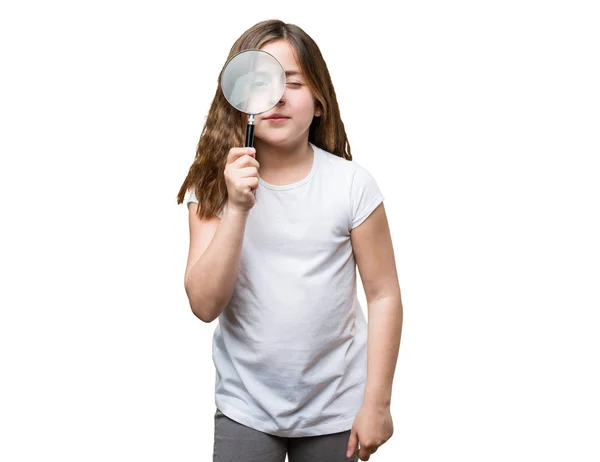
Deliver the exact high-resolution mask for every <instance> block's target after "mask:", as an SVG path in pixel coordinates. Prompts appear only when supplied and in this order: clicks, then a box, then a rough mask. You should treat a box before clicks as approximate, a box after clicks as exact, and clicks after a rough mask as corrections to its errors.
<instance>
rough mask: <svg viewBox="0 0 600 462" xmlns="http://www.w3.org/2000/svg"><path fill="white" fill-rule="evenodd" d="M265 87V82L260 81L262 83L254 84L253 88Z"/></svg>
mask: <svg viewBox="0 0 600 462" xmlns="http://www.w3.org/2000/svg"><path fill="white" fill-rule="evenodd" d="M265 85H266V83H265V82H263V81H262V80H260V81H258V82H253V83H252V86H254V87H263V86H265Z"/></svg>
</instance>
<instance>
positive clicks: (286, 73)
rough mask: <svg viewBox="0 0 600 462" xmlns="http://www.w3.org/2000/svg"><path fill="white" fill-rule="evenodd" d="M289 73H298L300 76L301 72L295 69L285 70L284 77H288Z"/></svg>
mask: <svg viewBox="0 0 600 462" xmlns="http://www.w3.org/2000/svg"><path fill="white" fill-rule="evenodd" d="M290 75H300V76H302V73H301V72H300V71H297V70H291V71H285V76H286V77H289V76H290Z"/></svg>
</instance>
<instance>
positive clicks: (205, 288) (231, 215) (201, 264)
mask: <svg viewBox="0 0 600 462" xmlns="http://www.w3.org/2000/svg"><path fill="white" fill-rule="evenodd" d="M247 217H248V213H247V212H240V211H237V210H234V209H232V208H230V207H229V205H228V207H227V209H226V210H225V213H224V214H223V217H222V218H221V222H220V223H219V227H218V229H217V231H216V232H215V235H214V236H213V238H212V241H211V242H210V244H209V245H208V247H207V248H206V250H205V251H204V253H203V254H202V256H201V257H200V258H199V259H198V261H197V262H196V263H194V265H193V266H192V268H191V270H190V274H189V275H188V278H187V280H186V284H185V287H186V293H187V295H188V298H189V300H190V306H191V308H192V311H193V313H194V314H195V315H196V316H197V317H198V318H200V319H201V320H202V321H204V322H212V321H213V320H214V319H216V318H217V317H218V316H219V315H220V314H221V312H222V311H223V309H225V306H226V305H227V303H228V302H229V300H230V299H231V296H232V294H233V288H234V285H235V281H236V279H237V273H238V270H239V264H240V256H241V250H242V244H243V240H244V233H245V229H246V220H247Z"/></svg>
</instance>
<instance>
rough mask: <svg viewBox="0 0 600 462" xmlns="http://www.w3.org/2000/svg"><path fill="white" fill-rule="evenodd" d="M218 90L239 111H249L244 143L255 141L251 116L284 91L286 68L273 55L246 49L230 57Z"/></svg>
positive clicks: (248, 143)
mask: <svg viewBox="0 0 600 462" xmlns="http://www.w3.org/2000/svg"><path fill="white" fill-rule="evenodd" d="M221 91H222V92H223V95H224V96H225V99H227V102H228V103H229V104H231V105H232V106H233V107H234V108H236V109H237V110H238V111H241V112H244V113H246V114H248V115H249V116H250V117H249V118H248V125H247V126H246V146H245V147H247V148H249V147H252V146H253V144H254V116H255V115H256V114H262V113H263V112H267V111H268V110H269V109H271V108H273V107H275V105H276V104H277V103H278V102H279V100H281V97H282V96H283V92H284V91H285V71H284V70H283V67H282V66H281V64H280V63H279V61H277V59H276V58H275V56H273V55H272V54H270V53H267V52H266V51H263V50H258V49H249V50H244V51H240V52H239V53H237V54H235V55H234V56H232V57H231V59H230V60H229V61H228V62H227V64H226V65H225V68H224V69H223V73H222V74H221Z"/></svg>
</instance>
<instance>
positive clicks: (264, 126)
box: [254, 39, 320, 145]
mask: <svg viewBox="0 0 600 462" xmlns="http://www.w3.org/2000/svg"><path fill="white" fill-rule="evenodd" d="M261 50H264V51H266V52H267V53H271V54H272V55H273V56H275V58H277V60H278V61H279V62H280V63H281V66H282V67H283V70H284V71H285V73H286V88H285V92H284V93H283V97H282V98H281V100H280V101H279V103H277V105H276V106H275V107H274V108H272V109H270V110H268V111H267V112H264V113H262V114H258V115H257V116H256V117H255V127H254V136H255V137H256V138H259V139H260V140H262V141H264V142H265V143H268V144H272V145H284V144H292V143H294V142H298V141H299V140H301V139H302V138H303V137H305V138H306V139H307V140H308V129H309V128H310V124H311V122H312V120H313V117H315V116H318V115H320V111H319V110H318V109H317V108H316V105H315V97H314V95H313V94H312V92H311V90H310V89H309V87H308V85H307V84H306V79H305V78H304V76H303V75H302V74H301V73H300V66H299V65H298V62H297V61H296V58H295V50H294V47H293V46H292V45H291V44H290V42H288V41H287V40H283V39H282V40H277V41H275V42H271V43H268V44H266V45H263V46H262V47H261ZM273 114H282V115H283V116H285V117H287V118H286V119H284V120H281V121H277V120H268V119H267V118H268V117H271V116H272V115H273Z"/></svg>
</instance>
